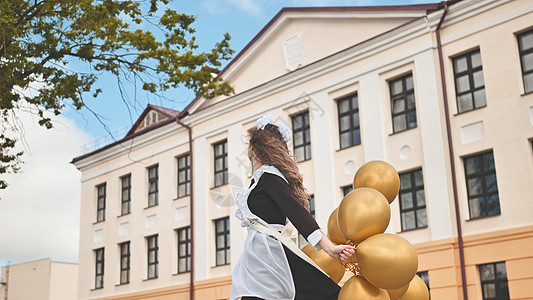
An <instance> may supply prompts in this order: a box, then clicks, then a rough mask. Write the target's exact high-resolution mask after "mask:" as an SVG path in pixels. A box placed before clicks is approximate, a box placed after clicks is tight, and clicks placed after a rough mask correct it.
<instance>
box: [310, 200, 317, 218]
mask: <svg viewBox="0 0 533 300" xmlns="http://www.w3.org/2000/svg"><path fill="white" fill-rule="evenodd" d="M309 213H310V214H311V216H313V219H316V217H315V195H311V198H309Z"/></svg>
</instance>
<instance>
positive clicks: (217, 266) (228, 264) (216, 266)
mask: <svg viewBox="0 0 533 300" xmlns="http://www.w3.org/2000/svg"><path fill="white" fill-rule="evenodd" d="M230 265H231V263H227V264H224V265H215V266H211V268H212V269H214V268H219V267H225V266H230Z"/></svg>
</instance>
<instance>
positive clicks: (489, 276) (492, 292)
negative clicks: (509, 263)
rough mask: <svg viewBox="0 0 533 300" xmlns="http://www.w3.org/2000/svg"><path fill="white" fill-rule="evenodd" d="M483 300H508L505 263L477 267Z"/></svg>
mask: <svg viewBox="0 0 533 300" xmlns="http://www.w3.org/2000/svg"><path fill="white" fill-rule="evenodd" d="M479 278H480V279H481V291H482V293H483V300H504V299H505V300H508V299H509V287H508V283H507V271H506V269H505V262H498V263H491V264H484V265H479Z"/></svg>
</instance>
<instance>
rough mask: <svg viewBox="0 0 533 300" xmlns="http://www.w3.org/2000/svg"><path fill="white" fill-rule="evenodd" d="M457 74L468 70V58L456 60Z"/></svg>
mask: <svg viewBox="0 0 533 300" xmlns="http://www.w3.org/2000/svg"><path fill="white" fill-rule="evenodd" d="M454 66H455V73H456V74H457V73H461V72H464V71H466V70H467V69H468V65H467V62H466V56H463V57H460V58H457V59H454Z"/></svg>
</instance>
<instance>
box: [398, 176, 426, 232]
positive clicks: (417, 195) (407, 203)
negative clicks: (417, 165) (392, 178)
mask: <svg viewBox="0 0 533 300" xmlns="http://www.w3.org/2000/svg"><path fill="white" fill-rule="evenodd" d="M398 195H399V200H400V216H401V219H402V231H406V230H411V229H417V228H424V227H427V226H428V219H427V215H426V197H425V194H424V180H423V178H422V169H418V170H414V171H411V172H406V173H403V174H401V175H400V193H399V194H398Z"/></svg>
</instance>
